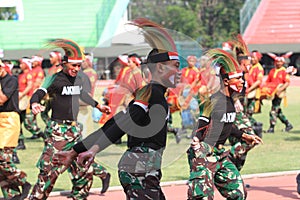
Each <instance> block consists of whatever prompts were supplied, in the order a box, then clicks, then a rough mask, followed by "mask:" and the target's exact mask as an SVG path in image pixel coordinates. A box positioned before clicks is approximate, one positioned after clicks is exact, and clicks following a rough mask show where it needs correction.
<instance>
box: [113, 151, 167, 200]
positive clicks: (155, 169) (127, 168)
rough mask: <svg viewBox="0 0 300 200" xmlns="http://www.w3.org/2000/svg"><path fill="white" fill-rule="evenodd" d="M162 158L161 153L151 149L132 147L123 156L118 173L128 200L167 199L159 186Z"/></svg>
mask: <svg viewBox="0 0 300 200" xmlns="http://www.w3.org/2000/svg"><path fill="white" fill-rule="evenodd" d="M161 156H162V152H161V151H159V150H158V151H157V150H153V149H151V148H149V147H132V148H130V149H128V150H127V151H126V152H125V153H124V154H123V156H122V158H121V160H120V162H119V165H118V167H119V171H118V172H119V180H120V183H121V185H122V187H123V188H124V192H125V193H126V199H128V200H129V199H130V200H134V199H139V200H147V199H149V200H150V199H156V200H164V199H165V196H164V194H163V193H162V190H161V187H160V186H159V183H160V179H161V177H162V173H161V170H160V168H161Z"/></svg>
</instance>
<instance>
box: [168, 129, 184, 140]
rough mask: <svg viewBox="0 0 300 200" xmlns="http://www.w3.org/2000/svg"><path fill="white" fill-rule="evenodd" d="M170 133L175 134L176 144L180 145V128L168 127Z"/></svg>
mask: <svg viewBox="0 0 300 200" xmlns="http://www.w3.org/2000/svg"><path fill="white" fill-rule="evenodd" d="M168 131H169V132H171V133H173V134H174V136H175V139H176V143H177V144H178V143H179V142H180V140H181V137H180V130H179V128H173V127H168Z"/></svg>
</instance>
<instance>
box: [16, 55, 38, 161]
mask: <svg viewBox="0 0 300 200" xmlns="http://www.w3.org/2000/svg"><path fill="white" fill-rule="evenodd" d="M20 69H21V70H22V72H21V73H20V74H19V76H18V82H19V109H20V111H21V114H20V118H21V127H20V136H19V141H18V146H17V149H25V148H26V147H25V144H24V135H23V131H22V123H23V122H24V121H25V116H26V110H28V111H29V112H30V109H29V100H30V97H31V95H32V93H31V92H32V87H33V77H32V74H31V70H32V65H31V59H30V58H28V57H23V58H22V59H20ZM28 111H27V112H28ZM14 153H15V154H16V151H15V152H14ZM16 158H17V156H16ZM16 161H18V159H16Z"/></svg>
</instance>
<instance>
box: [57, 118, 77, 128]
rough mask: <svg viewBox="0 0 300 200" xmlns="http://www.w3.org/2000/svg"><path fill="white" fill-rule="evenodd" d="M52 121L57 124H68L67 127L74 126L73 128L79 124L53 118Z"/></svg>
mask: <svg viewBox="0 0 300 200" xmlns="http://www.w3.org/2000/svg"><path fill="white" fill-rule="evenodd" d="M51 120H52V121H55V122H57V123H60V124H66V125H73V126H75V125H76V124H77V122H76V121H74V120H68V119H53V118H51Z"/></svg>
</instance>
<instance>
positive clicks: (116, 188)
mask: <svg viewBox="0 0 300 200" xmlns="http://www.w3.org/2000/svg"><path fill="white" fill-rule="evenodd" d="M298 173H300V171H299V170H294V171H283V172H269V173H261V174H245V175H242V177H243V179H253V178H267V177H273V176H287V175H295V177H296V175H297V174H298ZM186 184H187V181H186V180H179V181H169V182H162V183H161V184H160V185H161V186H165V187H166V186H174V185H186ZM100 190H101V188H91V190H90V192H91V193H99V192H100ZM120 190H123V188H122V186H112V187H109V189H108V190H107V191H108V192H109V191H120ZM70 192H71V191H69V190H68V191H59V192H51V194H50V196H66V195H68V194H69V193H70Z"/></svg>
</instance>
